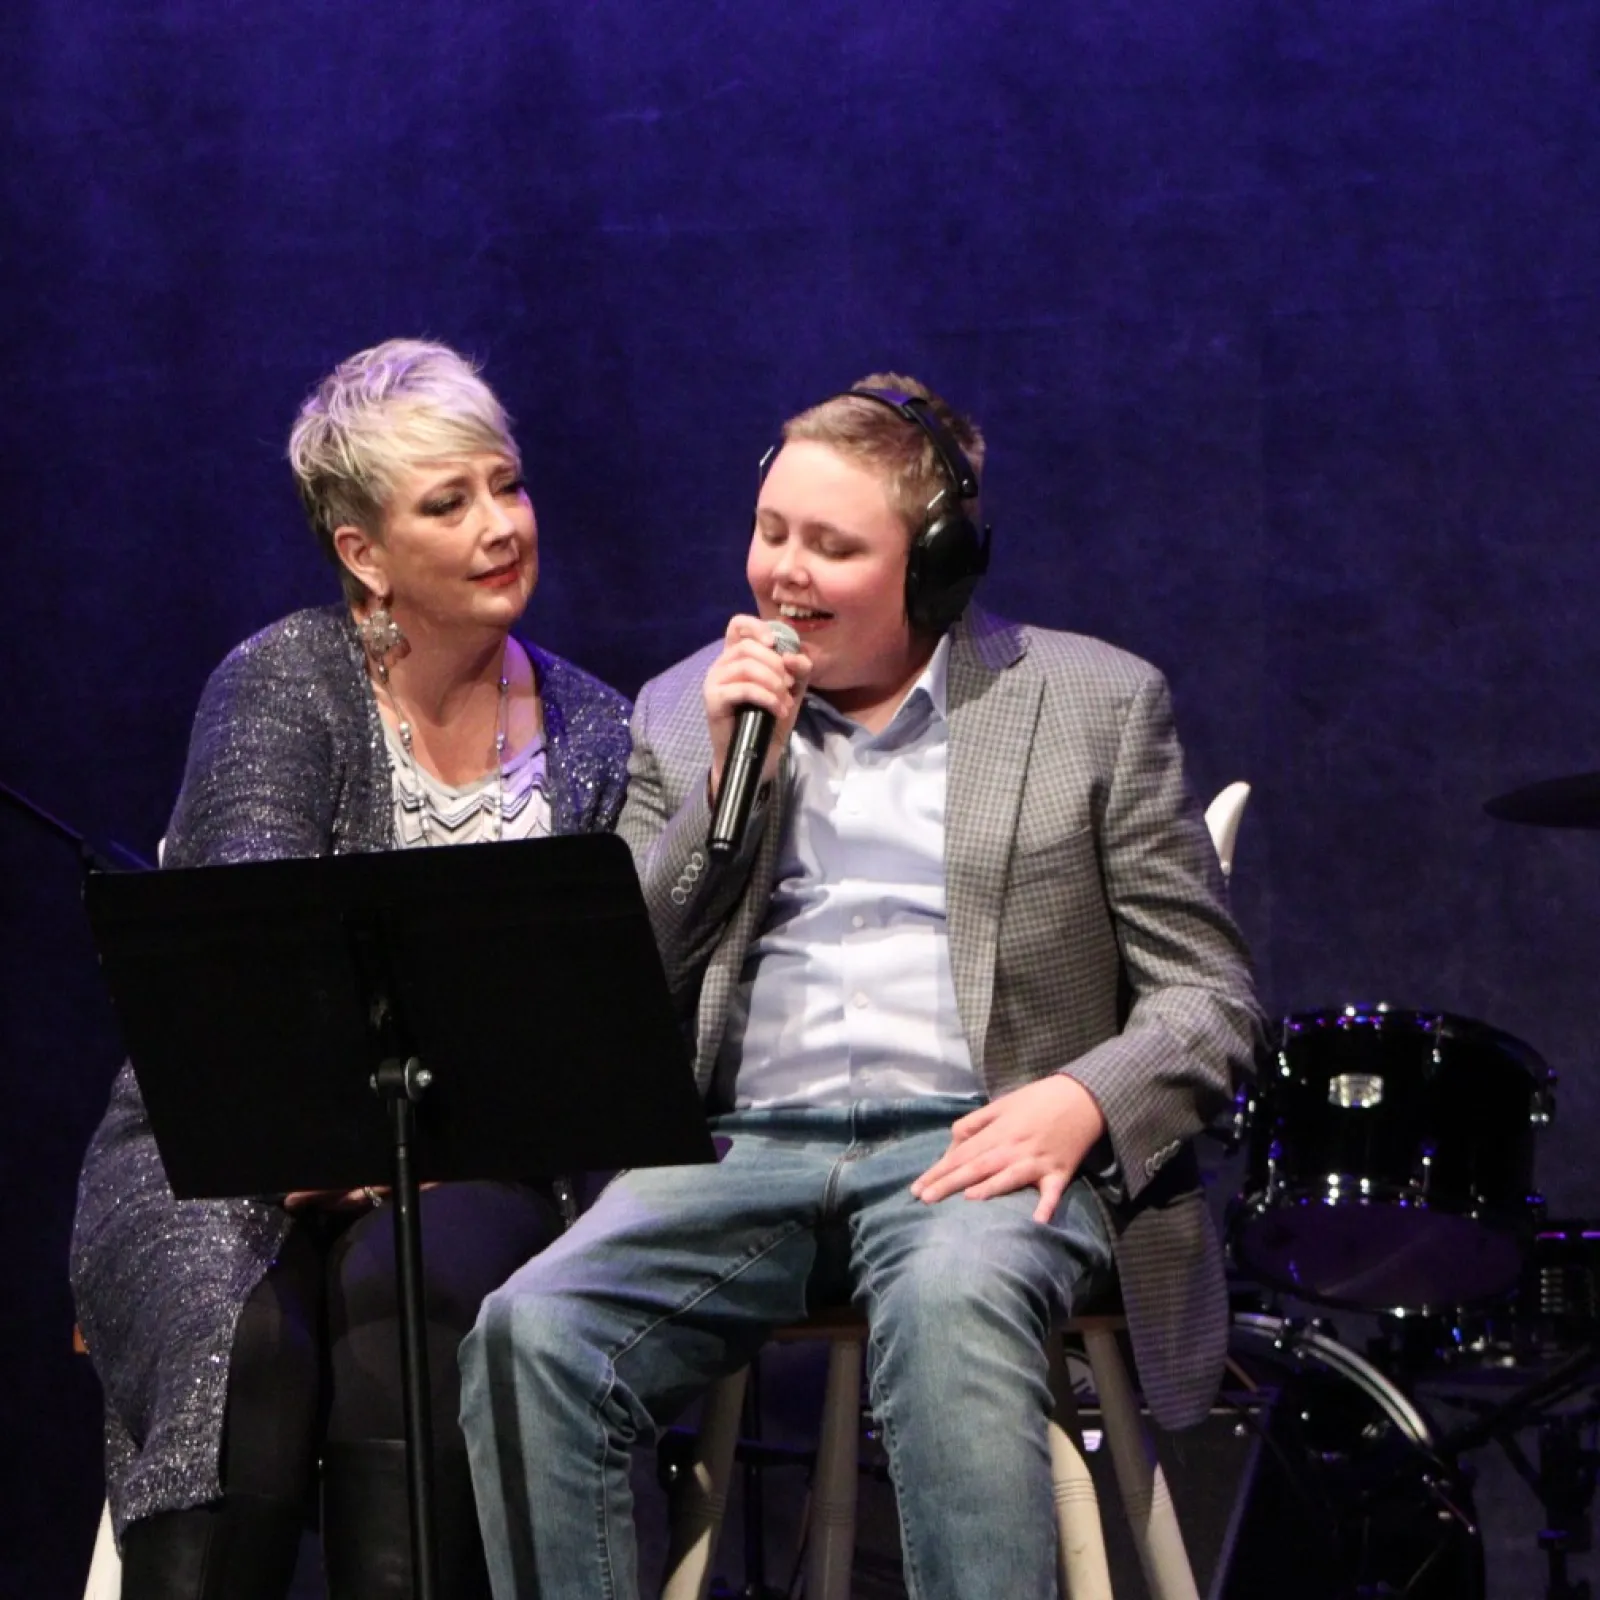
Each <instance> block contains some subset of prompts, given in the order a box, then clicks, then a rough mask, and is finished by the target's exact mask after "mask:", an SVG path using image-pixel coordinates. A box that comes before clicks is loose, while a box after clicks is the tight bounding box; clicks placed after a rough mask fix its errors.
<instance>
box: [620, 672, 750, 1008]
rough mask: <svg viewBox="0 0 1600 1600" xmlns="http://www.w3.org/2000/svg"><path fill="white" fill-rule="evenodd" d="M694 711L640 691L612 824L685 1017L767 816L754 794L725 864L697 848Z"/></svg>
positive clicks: (700, 798) (705, 758) (704, 820)
mask: <svg viewBox="0 0 1600 1600" xmlns="http://www.w3.org/2000/svg"><path fill="white" fill-rule="evenodd" d="M664 701H665V703H663V702H664ZM698 706H699V701H698V698H696V699H695V701H694V705H693V706H692V707H691V706H689V705H687V704H685V703H683V702H682V701H673V700H671V699H669V698H667V697H665V696H663V695H662V694H661V693H660V692H659V688H658V686H657V685H654V684H646V685H645V687H644V689H643V690H641V691H640V694H639V700H638V703H637V705H636V706H635V707H634V713H633V723H632V734H633V748H632V751H631V753H630V754H629V757H628V794H627V799H626V800H625V801H624V803H623V807H622V815H621V817H620V818H619V819H618V822H617V832H618V833H619V834H620V835H621V836H622V838H623V839H624V840H625V841H626V842H627V845H628V848H629V849H630V850H631V851H632V852H633V859H634V865H635V867H637V869H638V872H639V881H640V883H641V885H642V886H643V888H644V899H645V906H646V908H647V909H648V911H649V913H650V923H651V927H652V929H653V930H654V932H655V937H656V945H657V947H658V948H659V950H660V952H661V961H662V965H663V966H664V967H665V969H666V973H667V981H668V984H669V986H670V987H671V990H672V994H673V998H674V1000H675V1001H676V1002H677V1003H678V1004H679V1006H680V1007H682V1008H684V1009H686V1010H687V1009H692V1007H693V1005H694V1002H695V1000H696V998H697V996H698V992H699V986H700V981H701V979H702V977H703V976H704V974H705V968H706V963H707V962H708V961H709V960H710V959H711V955H712V952H713V951H714V950H715V949H716V947H717V944H718V941H719V940H720V939H721V937H722V935H723V933H724V931H725V930H726V928H727V926H728V922H729V919H730V918H731V917H732V915H733V913H734V911H735V909H736V908H737V907H738V905H739V903H740V901H741V900H742V899H743V897H744V895H745V893H746V892H747V890H748V888H749V885H750V875H751V870H752V867H753V865H754V863H755V859H756V856H757V853H758V852H759V849H760V844H761V839H762V837H763V834H764V832H765V829H766V826H767V821H768V814H769V813H770V812H771V810H772V809H773V808H772V806H771V805H770V804H769V803H766V796H763V799H762V801H761V802H760V803H758V806H757V809H756V811H755V812H754V814H753V815H752V816H751V819H750V827H749V830H748V831H747V833H746V835H745V839H744V844H743V846H742V848H741V849H740V851H739V853H738V854H737V855H736V856H735V857H734V858H733V859H732V860H730V861H727V862H722V863H715V862H713V861H712V860H711V858H710V855H709V853H708V852H707V850H706V835H707V834H708V833H709V831H710V828H711V804H710V799H709V796H708V794H707V785H708V781H709V777H710V758H709V745H708V744H707V741H706V739H705V735H704V728H703V722H702V723H694V724H693V726H692V728H691V726H690V724H691V723H692V722H693V717H694V711H695V710H696V709H698ZM701 717H702V718H703V713H701ZM702 746H705V748H704V749H703V748H702Z"/></svg>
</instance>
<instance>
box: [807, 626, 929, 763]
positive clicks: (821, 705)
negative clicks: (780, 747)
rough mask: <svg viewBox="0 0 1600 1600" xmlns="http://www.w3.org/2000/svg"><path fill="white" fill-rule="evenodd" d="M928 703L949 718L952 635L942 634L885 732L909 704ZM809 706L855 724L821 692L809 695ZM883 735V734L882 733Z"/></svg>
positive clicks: (838, 721)
mask: <svg viewBox="0 0 1600 1600" xmlns="http://www.w3.org/2000/svg"><path fill="white" fill-rule="evenodd" d="M919 694H920V695H921V697H922V699H923V700H925V701H926V702H927V704H928V707H929V710H930V712H931V714H932V715H933V716H935V717H937V718H938V719H939V720H940V721H941V722H943V721H944V720H945V718H946V712H947V708H948V705H949V698H950V635H949V634H948V633H946V634H943V635H941V637H940V639H939V642H938V644H936V645H935V646H934V647H933V654H932V655H931V656H929V657H928V664H927V665H926V666H925V667H924V668H923V669H922V671H921V673H919V674H918V676H917V681H916V682H915V683H913V684H912V685H911V687H910V688H909V689H907V690H906V693H905V698H904V699H902V700H901V702H900V704H899V705H898V706H896V707H895V712H894V715H893V716H892V717H890V719H889V723H888V726H887V727H885V728H884V730H883V732H884V733H888V732H889V730H890V728H893V727H894V726H895V725H896V724H897V723H898V722H899V721H900V719H901V717H902V716H904V715H905V713H906V709H907V707H909V706H911V705H913V704H914V703H915V701H916V699H917V697H918V695H919ZM805 709H806V710H808V711H811V712H813V713H815V714H816V715H818V716H821V717H823V718H825V719H826V720H827V721H830V722H833V723H836V724H838V725H839V726H841V727H854V726H855V724H854V723H853V722H852V721H851V719H850V718H849V717H847V716H845V715H844V714H843V712H841V711H837V710H835V708H834V707H833V706H832V705H830V704H829V703H828V701H827V700H825V699H824V698H823V697H822V696H821V695H819V694H808V695H807V696H806V698H805ZM879 737H882V735H879Z"/></svg>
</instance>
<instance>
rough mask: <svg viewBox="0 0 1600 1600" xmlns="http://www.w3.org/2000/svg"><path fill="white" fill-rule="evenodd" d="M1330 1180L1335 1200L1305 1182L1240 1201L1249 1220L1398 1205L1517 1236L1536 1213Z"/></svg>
mask: <svg viewBox="0 0 1600 1600" xmlns="http://www.w3.org/2000/svg"><path fill="white" fill-rule="evenodd" d="M1334 1178H1337V1179H1338V1180H1339V1183H1338V1187H1339V1189H1340V1190H1341V1191H1343V1190H1348V1191H1349V1192H1342V1193H1341V1194H1340V1195H1339V1198H1338V1199H1337V1200H1333V1199H1330V1198H1329V1197H1328V1191H1327V1188H1326V1187H1323V1188H1316V1187H1313V1186H1312V1185H1311V1184H1309V1183H1297V1184H1293V1185H1290V1184H1287V1183H1280V1184H1279V1185H1278V1187H1277V1189H1276V1190H1273V1191H1271V1192H1270V1198H1269V1191H1268V1190H1267V1189H1265V1188H1255V1189H1247V1190H1245V1191H1244V1192H1243V1194H1242V1195H1241V1196H1240V1199H1241V1200H1242V1201H1243V1202H1244V1205H1245V1206H1246V1207H1247V1208H1248V1209H1249V1211H1250V1212H1251V1214H1252V1217H1254V1216H1258V1215H1262V1214H1264V1213H1266V1212H1269V1211H1281V1210H1283V1209H1284V1208H1285V1207H1286V1206H1325V1207H1341V1206H1398V1207H1400V1208H1401V1209H1403V1210H1406V1211H1437V1212H1439V1213H1440V1214H1441V1215H1443V1216H1447V1217H1459V1218H1463V1219H1464V1220H1466V1221H1468V1222H1475V1223H1478V1224H1479V1225H1480V1226H1482V1227H1484V1228H1490V1229H1495V1230H1503V1231H1504V1232H1506V1233H1518V1232H1521V1231H1522V1229H1523V1228H1526V1227H1529V1226H1533V1225H1534V1224H1533V1222H1532V1219H1533V1217H1534V1216H1535V1215H1536V1213H1535V1212H1534V1211H1533V1210H1532V1209H1531V1208H1529V1207H1522V1208H1520V1209H1519V1208H1514V1207H1512V1208H1508V1207H1503V1206H1490V1205H1481V1206H1478V1207H1477V1208H1476V1209H1467V1208H1464V1207H1461V1206H1456V1205H1452V1204H1450V1203H1448V1200H1444V1199H1432V1200H1430V1199H1429V1197H1428V1196H1427V1195H1419V1194H1416V1193H1414V1192H1412V1191H1411V1190H1409V1189H1402V1188H1401V1187H1400V1186H1399V1185H1398V1184H1392V1183H1379V1182H1375V1181H1374V1180H1373V1179H1371V1178H1363V1177H1362V1176H1360V1175H1359V1174H1357V1173H1351V1172H1330V1173H1328V1174H1326V1175H1325V1176H1324V1177H1323V1179H1322V1180H1321V1181H1322V1183H1323V1184H1324V1185H1325V1186H1326V1185H1328V1184H1330V1183H1331V1180H1333V1179H1334ZM1362 1183H1366V1184H1367V1185H1368V1188H1367V1192H1366V1193H1365V1194H1363V1193H1362V1192H1361V1188H1360V1186H1361V1184H1362Z"/></svg>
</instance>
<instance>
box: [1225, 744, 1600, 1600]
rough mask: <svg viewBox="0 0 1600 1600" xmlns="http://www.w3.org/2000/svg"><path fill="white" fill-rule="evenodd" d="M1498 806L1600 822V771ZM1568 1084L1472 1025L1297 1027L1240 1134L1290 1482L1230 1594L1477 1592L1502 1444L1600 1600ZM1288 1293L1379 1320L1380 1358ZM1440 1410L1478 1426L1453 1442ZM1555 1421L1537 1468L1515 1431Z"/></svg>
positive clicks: (1583, 1267) (1599, 1324) (1242, 1375)
mask: <svg viewBox="0 0 1600 1600" xmlns="http://www.w3.org/2000/svg"><path fill="white" fill-rule="evenodd" d="M1484 809H1485V810H1486V811H1487V812H1488V813H1489V814H1490V815H1491V816H1494V817H1498V818H1502V819H1504V820H1506V821H1511V822H1521V823H1530V824H1534V825H1538V826H1543V827H1560V828H1589V829H1600V773H1590V774H1583V775H1580V776H1576V777H1568V778H1560V779H1555V780H1553V781H1550V782H1546V783H1539V784H1534V785H1532V786H1530V787H1528V788H1523V789H1518V790H1515V791H1513V792H1512V793H1509V794H1505V795H1501V796H1499V797H1498V798H1496V799H1494V800H1491V801H1489V802H1488V803H1487V805H1486V806H1485V808H1484ZM1554 1091H1555V1075H1554V1073H1552V1072H1551V1071H1550V1069H1549V1068H1548V1067H1547V1066H1546V1065H1545V1064H1544V1062H1543V1061H1542V1060H1541V1059H1540V1058H1539V1056H1538V1055H1537V1054H1536V1053H1535V1051H1534V1050H1532V1049H1531V1048H1530V1047H1529V1046H1528V1045H1526V1044H1524V1043H1522V1041H1521V1040H1518V1039H1515V1038H1513V1037H1511V1036H1510V1035H1509V1034H1506V1033H1502V1032H1500V1031H1499V1030H1498V1029H1496V1028H1492V1027H1489V1026H1487V1025H1486V1024H1484V1023H1481V1022H1474V1021H1471V1020H1469V1019H1467V1018H1464V1017H1458V1016H1451V1015H1448V1014H1445V1013H1442V1012H1432V1011H1421V1010H1402V1009H1398V1008H1392V1007H1389V1006H1386V1005H1347V1006H1343V1007H1339V1008H1335V1009H1328V1010H1320V1011H1308V1012H1302V1013H1297V1014H1294V1015H1291V1016H1289V1017H1286V1018H1285V1019H1284V1022H1283V1027H1282V1032H1281V1035H1280V1037H1279V1041H1278V1048H1277V1052H1276V1055H1275V1057H1274V1058H1273V1059H1272V1060H1271V1061H1270V1062H1268V1063H1266V1064H1264V1065H1263V1068H1262V1070H1261V1072H1260V1073H1259V1075H1258V1077H1257V1080H1256V1081H1255V1082H1254V1083H1253V1084H1251V1085H1250V1086H1249V1087H1248V1088H1247V1089H1246V1090H1244V1091H1242V1092H1241V1096H1240V1103H1239V1106H1238V1108H1237V1114H1236V1118H1235V1127H1234V1143H1235V1145H1236V1146H1240V1145H1242V1147H1243V1149H1244V1151H1245V1175H1244V1179H1243V1182H1242V1186H1241V1188H1240V1190H1239V1192H1238V1193H1237V1194H1236V1195H1235V1197H1234V1199H1233V1201H1232V1203H1231V1205H1230V1213H1229V1230H1228V1233H1229V1247H1230V1254H1231V1259H1232V1261H1233V1264H1234V1266H1235V1268H1236V1269H1237V1271H1238V1272H1239V1273H1240V1274H1242V1275H1243V1276H1244V1277H1245V1278H1246V1279H1248V1280H1250V1281H1251V1282H1252V1283H1253V1284H1255V1285H1259V1286H1264V1288H1265V1290H1266V1291H1267V1296H1268V1298H1267V1299H1266V1300H1265V1301H1263V1299H1262V1297H1261V1295H1260V1294H1259V1293H1253V1294H1247V1295H1246V1296H1245V1299H1246V1302H1247V1303H1252V1304H1254V1306H1255V1307H1256V1309H1251V1310H1242V1311H1236V1314H1235V1317H1234V1339H1233V1352H1232V1359H1231V1361H1230V1368H1231V1373H1232V1381H1230V1383H1229V1385H1228V1386H1227V1394H1225V1397H1224V1398H1225V1403H1231V1404H1233V1405H1234V1406H1236V1407H1237V1414H1238V1416H1239V1417H1240V1419H1241V1426H1243V1425H1244V1424H1248V1425H1249V1426H1250V1428H1251V1429H1252V1430H1253V1431H1255V1432H1256V1433H1258V1434H1259V1435H1260V1437H1261V1439H1262V1441H1263V1444H1264V1445H1265V1447H1266V1449H1265V1452H1264V1456H1265V1457H1269V1458H1270V1463H1271V1470H1270V1471H1269V1472H1268V1473H1267V1474H1266V1478H1265V1480H1264V1486H1258V1488H1257V1490H1256V1492H1254V1493H1253V1494H1252V1495H1251V1496H1250V1497H1249V1499H1248V1503H1247V1505H1246V1508H1245V1509H1244V1510H1243V1511H1242V1512H1241V1519H1242V1520H1241V1526H1240V1528H1239V1530H1238V1534H1237V1539H1236V1547H1237V1549H1238V1552H1239V1556H1238V1558H1237V1561H1236V1565H1237V1562H1239V1561H1242V1562H1244V1563H1245V1569H1241V1571H1240V1573H1239V1575H1238V1576H1237V1577H1236V1578H1235V1579H1234V1580H1232V1581H1230V1584H1229V1587H1228V1588H1227V1590H1226V1593H1227V1594H1229V1595H1232V1594H1235V1593H1237V1594H1239V1595H1246V1594H1253V1593H1256V1592H1260V1593H1287V1592H1289V1590H1290V1589H1291V1588H1292V1590H1293V1592H1294V1593H1295V1594H1296V1595H1297V1596H1301V1595H1304V1596H1322V1595H1326V1596H1327V1597H1328V1600H1348V1597H1355V1596H1367V1595H1372V1596H1379V1595H1402V1594H1403V1595H1407V1596H1412V1597H1415V1600H1447V1597H1448V1600H1456V1597H1462V1600H1477V1597H1481V1596H1482V1595H1483V1593H1484V1573H1483V1557H1482V1539H1481V1536H1480V1534H1479V1531H1478V1528H1477V1526H1476V1522H1475V1513H1474V1511H1473V1507H1472V1497H1471V1490H1470V1468H1469V1467H1468V1465H1467V1464H1466V1463H1464V1462H1463V1460H1462V1457H1463V1456H1464V1455H1465V1454H1466V1452H1468V1451H1470V1450H1473V1449H1476V1448H1478V1447H1481V1446H1483V1445H1486V1444H1490V1443H1495V1444H1498V1445H1499V1446H1500V1447H1501V1448H1502V1449H1503V1450H1504V1451H1505V1453H1506V1455H1507V1457H1508V1459H1509V1460H1510V1462H1511V1464H1512V1466H1513V1467H1514V1468H1515V1469H1516V1471H1517V1472H1518V1473H1519V1474H1520V1475H1521V1476H1522V1477H1523V1478H1524V1479H1525V1480H1526V1481H1527V1482H1528V1483H1529V1484H1530V1485H1531V1486H1532V1488H1533V1489H1534V1491H1535V1492H1536V1494H1537V1495H1538V1497H1539V1499H1540V1501H1541V1504H1542V1505H1543V1507H1544V1511H1545V1518H1546V1527H1545V1531H1544V1532H1542V1533H1541V1534H1540V1536H1539V1541H1540V1545H1541V1547H1542V1548H1543V1550H1544V1553H1545V1557H1546V1559H1547V1561H1548V1565H1549V1577H1548V1585H1547V1588H1546V1595H1547V1596H1548V1597H1549V1600H1587V1597H1588V1595H1589V1586H1588V1584H1587V1583H1586V1582H1582V1581H1577V1580H1574V1579H1573V1578H1572V1577H1571V1575H1570V1574H1569V1571H1568V1566H1567V1558H1568V1557H1569V1556H1570V1555H1572V1554H1575V1553H1578V1552H1581V1551H1585V1550H1587V1549H1588V1548H1589V1535H1590V1502H1591V1499H1592V1496H1593V1492H1594V1487H1595V1476H1596V1465H1597V1461H1600V1452H1597V1451H1596V1450H1595V1448H1594V1440H1595V1435H1596V1431H1597V1427H1600V1223H1595V1224H1589V1225H1586V1224H1584V1223H1582V1222H1555V1221H1550V1220H1548V1219H1547V1218H1546V1217H1545V1215H1544V1203H1543V1201H1542V1200H1541V1199H1540V1197H1539V1196H1538V1195H1537V1194H1536V1193H1535V1192H1534V1146H1535V1139H1536V1135H1537V1133H1538V1131H1539V1129H1540V1128H1541V1127H1543V1126H1544V1125H1545V1124H1546V1123H1548V1122H1549V1121H1550V1119H1551V1117H1552V1115H1553V1112H1554V1107H1555V1098H1554ZM1278 1297H1290V1298H1292V1300H1294V1301H1296V1302H1305V1303H1307V1304H1308V1305H1309V1306H1311V1307H1315V1308H1320V1307H1328V1308H1332V1309H1334V1310H1337V1311H1340V1312H1355V1313H1361V1314H1364V1316H1366V1317H1368V1318H1370V1319H1371V1320H1370V1322H1368V1323H1367V1326H1368V1327H1369V1328H1371V1329H1372V1330H1374V1331H1373V1335H1372V1338H1371V1339H1370V1342H1369V1344H1368V1348H1367V1355H1366V1356H1365V1357H1364V1356H1361V1355H1358V1354H1356V1353H1355V1352H1354V1351H1353V1350H1351V1349H1349V1348H1348V1347H1347V1346H1346V1345H1345V1344H1343V1343H1341V1342H1340V1341H1339V1339H1338V1338H1337V1337H1336V1336H1335V1335H1334V1334H1333V1332H1332V1330H1331V1328H1330V1327H1329V1326H1328V1325H1327V1324H1326V1323H1325V1322H1324V1321H1322V1320H1320V1319H1318V1318H1315V1317H1313V1318H1311V1319H1310V1320H1306V1319H1304V1318H1296V1317H1294V1316H1288V1315H1284V1314H1282V1312H1283V1309H1284V1308H1283V1306H1282V1305H1281V1304H1275V1303H1273V1302H1274V1300H1275V1299H1276V1298H1278ZM1369 1358H1370V1359H1369ZM1262 1393H1270V1394H1272V1395H1274V1396H1275V1397H1276V1399H1275V1402H1274V1403H1273V1404H1271V1405H1263V1404H1261V1403H1260V1396H1261V1394H1262ZM1229 1395H1231V1396H1232V1399H1231V1402H1229V1398H1228V1397H1229ZM1424 1403H1426V1404H1427V1406H1428V1407H1429V1409H1430V1410H1431V1411H1432V1412H1433V1413H1434V1414H1435V1415H1437V1414H1439V1413H1440V1411H1441V1410H1442V1409H1444V1408H1451V1409H1452V1410H1455V1411H1458V1412H1461V1413H1464V1414H1465V1415H1466V1417H1467V1420H1466V1421H1464V1422H1460V1423H1456V1424H1453V1425H1452V1426H1451V1427H1450V1428H1448V1429H1441V1428H1440V1427H1439V1426H1438V1425H1437V1424H1436V1423H1435V1422H1434V1421H1433V1420H1430V1416H1429V1414H1428V1412H1426V1411H1424V1409H1423V1404H1424ZM1535 1426H1537V1427H1538V1429H1539V1451H1538V1460H1537V1464H1535V1462H1534V1461H1532V1460H1530V1458H1529V1457H1528V1456H1527V1455H1526V1454H1524V1452H1523V1450H1522V1448H1521V1446H1520V1444H1519V1443H1518V1439H1517V1435H1518V1434H1519V1433H1520V1432H1522V1431H1523V1430H1524V1429H1527V1428H1530V1427H1535ZM1289 1528H1292V1529H1293V1530H1294V1531H1293V1532H1286V1529H1289ZM1291 1547H1292V1548H1291ZM1285 1560H1287V1561H1288V1567H1287V1569H1286V1568H1285V1566H1284V1562H1285ZM1251 1562H1254V1563H1256V1564H1257V1566H1259V1568H1260V1573H1259V1576H1260V1579H1261V1583H1262V1584H1263V1585H1264V1587H1260V1588H1259V1591H1258V1589H1257V1588H1255V1587H1252V1583H1253V1581H1254V1580H1252V1578H1251V1577H1250V1576H1249V1572H1248V1570H1247V1569H1248V1567H1249V1564H1250V1563H1251ZM1273 1563H1276V1564H1277V1565H1276V1577H1274V1575H1273V1572H1272V1571H1270V1570H1269V1567H1270V1566H1271V1565H1272V1564H1273ZM1286 1578H1292V1581H1291V1582H1290V1583H1289V1587H1287V1588H1286V1587H1285V1586H1284V1584H1285V1579H1286ZM1239 1584H1243V1587H1238V1585H1239Z"/></svg>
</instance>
